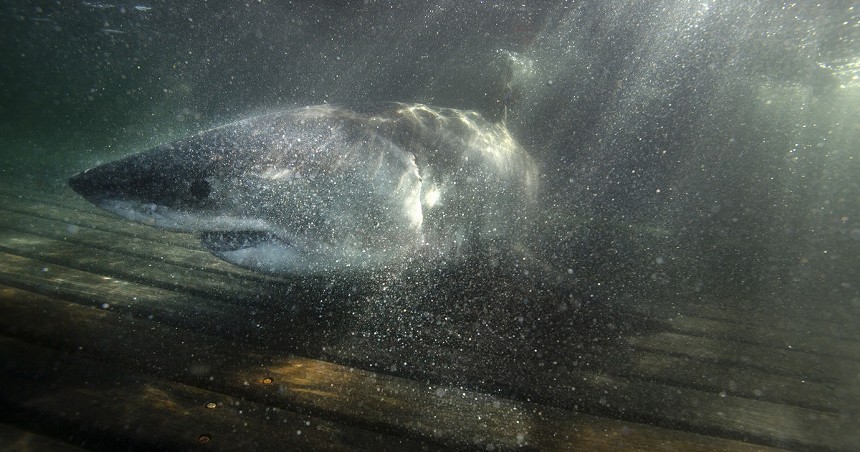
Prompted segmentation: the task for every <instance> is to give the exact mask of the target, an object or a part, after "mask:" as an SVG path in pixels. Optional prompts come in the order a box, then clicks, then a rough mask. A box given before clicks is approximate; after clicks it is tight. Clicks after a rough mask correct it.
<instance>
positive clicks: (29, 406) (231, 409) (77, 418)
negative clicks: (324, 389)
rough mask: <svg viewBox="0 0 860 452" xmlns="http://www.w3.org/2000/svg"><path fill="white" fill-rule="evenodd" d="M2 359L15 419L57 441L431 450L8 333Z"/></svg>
mask: <svg viewBox="0 0 860 452" xmlns="http://www.w3.org/2000/svg"><path fill="white" fill-rule="evenodd" d="M0 356H2V358H3V363H4V364H3V372H0V400H2V401H3V403H4V405H5V410H3V411H4V412H3V415H4V417H9V418H10V419H7V421H12V422H18V423H24V424H34V423H39V424H42V425H44V424H51V425H52V426H53V427H54V428H53V432H54V434H56V433H60V432H62V433H64V434H65V435H64V436H63V439H64V440H66V441H68V442H70V443H72V444H77V445H80V446H82V447H86V448H92V447H96V448H98V449H103V450H110V449H114V450H116V449H125V448H128V447H129V446H134V448H136V449H169V450H188V449H200V450H210V449H211V450H278V451H280V450H286V449H290V450H296V449H298V450H320V449H339V450H420V449H432V446H430V445H428V444H421V443H417V442H415V441H412V440H410V439H406V438H403V437H399V438H398V437H393V436H390V435H385V434H381V433H373V432H368V431H364V430H360V429H356V428H352V427H346V426H343V425H340V424H337V423H333V422H330V421H326V420H323V419H320V418H316V417H313V416H308V415H300V414H297V413H294V412H290V411H287V410H283V409H278V408H275V407H270V406H266V405H261V404H259V403H253V402H249V401H247V400H243V399H242V398H241V397H232V396H229V395H225V394H220V393H215V392H211V391H206V390H203V389H200V388H197V387H193V386H188V385H183V384H178V383H173V382H170V381H166V380H161V379H158V378H153V377H151V376H146V375H141V374H133V373H129V372H127V371H125V370H123V369H121V368H117V367H115V366H109V365H106V364H103V363H98V362H94V361H91V360H88V359H86V358H83V357H81V356H80V354H76V355H69V354H65V353H59V352H56V351H52V350H49V349H45V348H43V347H38V346H34V345H31V344H25V343H23V342H20V341H16V340H13V339H8V338H4V337H2V336H0ZM46 430H47V429H46Z"/></svg>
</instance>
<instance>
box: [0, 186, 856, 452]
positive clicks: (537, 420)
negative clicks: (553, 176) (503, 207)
mask: <svg viewBox="0 0 860 452" xmlns="http://www.w3.org/2000/svg"><path fill="white" fill-rule="evenodd" d="M407 285H408V282H407ZM371 292H372V291H371ZM508 293H510V292H508ZM406 294H407V295H408V294H409V292H408V291H407V292H406ZM416 297H417V298H419V299H418V300H417V301H409V300H405V301H404V300H403V298H408V296H406V297H404V292H399V295H396V296H387V295H379V294H374V293H369V294H368V291H366V290H363V289H362V288H345V289H344V288H338V287H334V288H332V287H325V286H321V287H319V288H316V289H313V288H308V287H306V286H303V285H302V284H301V283H298V282H296V281H290V280H288V279H283V278H275V277H268V276H264V275H259V274H253V273H250V272H246V271H243V270H241V269H237V268H235V267H233V266H231V265H229V264H226V263H224V262H221V261H219V260H217V259H216V258H214V257H213V256H211V255H210V254H209V253H207V252H205V251H203V250H201V248H200V246H199V244H198V243H197V241H196V240H195V239H194V238H193V237H191V236H188V235H183V234H177V233H170V232H165V231H160V230H156V229H153V228H148V227H145V226H139V225H135V224H131V223H129V222H125V221H121V220H119V219H116V218H114V217H112V216H110V215H108V214H106V213H103V212H100V211H98V210H97V209H95V208H94V207H91V206H90V205H88V204H86V203H85V202H83V201H81V200H79V199H77V198H76V197H74V196H73V194H71V193H61V194H50V193H38V192H32V191H26V192H23V191H10V190H5V191H0V354H2V368H0V448H2V449H4V450H45V449H51V450H53V449H56V450H64V449H68V450H79V448H83V449H94V450H117V449H132V450H149V449H170V450H173V449H178V450H186V449H202V450H207V449H212V450H292V449H314V450H316V449H326V450H327V449H345V450H352V449H361V450H392V449H393V450H436V449H448V448H465V449H482V450H494V449H500V450H505V449H515V448H521V447H522V448H527V449H543V450H572V449H582V450H767V449H770V448H788V449H803V450H857V449H858V448H860V423H858V418H857V414H858V409H860V389H858V387H860V385H858V383H860V381H858V380H860V329H858V328H856V325H857V319H856V318H855V317H852V316H851V314H850V313H847V312H846V313H843V312H839V311H838V310H835V311H833V312H828V313H817V314H816V313H815V312H808V311H805V310H802V309H794V308H792V306H794V305H793V304H782V305H775V304H755V303H749V302H745V300H723V299H719V300H715V299H708V298H706V297H696V298H692V299H689V300H678V299H669V298H667V299H661V300H647V301H645V300H641V301H640V300H632V301H629V302H627V303H626V304H625V305H626V307H627V308H626V309H625V310H619V309H612V311H613V313H612V315H611V316H606V317H600V318H598V317H593V316H592V314H589V313H587V312H585V311H583V312H577V311H576V309H575V308H574V307H573V306H568V305H567V304H565V303H564V302H561V303H557V308H554V311H555V312H558V313H559V314H558V315H557V316H555V317H553V316H551V315H549V316H547V315H546V313H545V312H544V313H543V314H541V315H543V316H544V317H546V318H537V317H534V316H535V315H537V314H534V312H535V311H540V310H535V309H533V306H531V307H530V306H528V303H527V301H526V300H524V299H522V298H523V297H519V298H517V297H513V298H516V300H515V301H512V302H499V303H498V304H494V303H484V304H483V305H481V301H480V300H478V301H475V300H474V299H475V298H476V297H477V296H476V295H474V294H469V291H468V290H464V292H463V294H462V297H463V299H461V300H458V299H456V298H457V296H456V294H455V295H453V296H452V295H449V296H448V299H446V300H444V301H440V300H433V296H432V294H431V295H422V296H420V297H419V296H416ZM428 300H430V301H435V305H434V303H432V302H428ZM531 302H532V303H536V301H534V300H532V301H531ZM427 305H432V306H430V307H428V306H427ZM463 306H467V307H463ZM476 306H477V307H476ZM530 316H532V317H530ZM589 316H591V317H589ZM488 319H491V320H492V319H502V320H499V321H498V322H497V323H493V322H492V321H489V322H488ZM569 319H573V320H569ZM583 319H585V320H583ZM523 325H526V326H523ZM529 325H530V327H529ZM541 325H545V326H543V327H542V326H541ZM595 325H597V326H595ZM607 325H609V326H607ZM594 331H600V333H601V334H600V335H599V337H598V336H594V337H592V336H590V332H594ZM606 331H613V332H614V333H613V334H606Z"/></svg>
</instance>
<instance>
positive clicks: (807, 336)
mask: <svg viewBox="0 0 860 452" xmlns="http://www.w3.org/2000/svg"><path fill="white" fill-rule="evenodd" d="M668 321H669V326H670V327H671V328H672V330H673V331H676V332H678V333H683V334H690V335H697V336H705V337H709V338H712V339H725V340H731V341H741V342H747V343H751V344H758V345H764V346H768V347H772V348H777V349H783V350H797V351H801V352H806V353H812V354H815V355H821V356H833V357H838V358H842V359H848V360H853V361H860V342H856V341H853V340H847V339H842V338H838V337H827V336H822V335H820V334H818V333H817V332H814V331H809V330H807V331H796V330H792V331H786V330H783V329H777V328H773V327H772V326H770V325H768V324H766V323H764V324H737V323H733V322H728V321H722V320H711V319H707V318H700V317H694V316H689V315H683V314H682V315H677V316H674V317H672V318H670V319H668Z"/></svg>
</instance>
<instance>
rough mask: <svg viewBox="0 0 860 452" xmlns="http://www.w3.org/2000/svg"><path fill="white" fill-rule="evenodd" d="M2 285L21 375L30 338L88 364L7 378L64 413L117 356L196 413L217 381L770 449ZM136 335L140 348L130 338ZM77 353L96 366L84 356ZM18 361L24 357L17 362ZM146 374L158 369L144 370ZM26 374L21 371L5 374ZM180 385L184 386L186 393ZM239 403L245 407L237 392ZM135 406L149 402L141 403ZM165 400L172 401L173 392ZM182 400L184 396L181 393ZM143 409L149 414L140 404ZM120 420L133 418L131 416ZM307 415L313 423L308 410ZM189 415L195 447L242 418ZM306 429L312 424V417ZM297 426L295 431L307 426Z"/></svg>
mask: <svg viewBox="0 0 860 452" xmlns="http://www.w3.org/2000/svg"><path fill="white" fill-rule="evenodd" d="M0 293H2V294H3V297H2V298H3V302H2V304H0V312H2V313H3V316H2V319H3V324H2V325H0V330H2V331H4V332H7V333H8V334H9V335H11V336H14V337H16V338H19V339H18V340H7V341H6V342H5V343H4V342H0V348H2V350H3V353H4V354H5V355H6V356H4V360H5V361H6V362H12V363H15V362H17V363H23V364H20V365H21V366H23V367H24V368H25V370H24V371H23V372H22V371H19V372H18V373H24V374H26V373H28V372H30V371H32V368H28V367H27V366H29V365H31V364H30V362H31V361H30V360H29V358H27V357H28V356H31V355H34V353H32V351H30V352H27V351H26V350H25V351H22V350H23V349H27V348H28V347H29V348H32V347H35V346H34V345H27V346H23V345H21V344H20V341H26V342H27V343H40V344H50V345H51V346H53V347H55V348H57V349H60V350H61V351H64V353H67V354H70V355H69V356H67V357H64V358H63V359H61V360H59V361H58V358H57V357H56V356H54V355H50V356H47V357H44V359H43V361H41V362H38V361H37V364H35V368H36V369H40V368H54V367H53V366H56V363H57V362H60V361H61V362H63V363H66V362H67V361H68V363H69V364H68V365H69V366H81V369H84V370H77V371H74V372H72V373H71V376H68V375H66V373H65V372H66V370H67V369H66V368H65V366H66V364H64V365H62V366H59V369H58V370H59V371H60V372H59V373H58V374H57V375H56V378H58V379H62V378H69V379H70V380H71V381H70V383H68V384H69V385H72V387H73V390H72V392H74V393H75V394H72V395H68V394H66V393H63V394H62V395H63V397H58V399H57V400H54V399H53V398H52V397H51V395H50V394H49V395H47V396H45V395H44V394H41V395H40V397H34V398H35V401H33V400H32V398H33V397H31V394H32V393H31V392H28V391H27V390H26V389H28V388H29V389H30V390H31V391H34V392H35V391H36V390H37V389H38V388H40V387H41V388H42V389H44V387H43V386H42V385H39V384H38V382H35V386H36V387H35V388H32V387H27V386H26V385H25V384H24V383H22V382H20V381H11V380H7V381H10V384H8V385H4V387H6V388H10V389H9V392H10V394H4V397H6V398H13V399H14V400H13V402H15V403H18V404H21V405H26V406H28V407H29V406H31V405H32V404H33V403H37V402H41V405H39V408H41V409H42V410H46V411H49V412H51V413H54V412H57V413H55V414H62V412H63V410H62V409H61V406H63V404H66V403H68V404H71V405H67V406H75V405H76V404H77V403H83V401H81V400H77V399H74V397H75V396H76V395H80V396H82V397H83V396H93V394H92V393H84V394H78V393H79V392H80V391H78V389H76V388H74V384H76V382H77V381H78V380H80V379H81V378H82V376H81V375H77V373H79V372H90V371H93V372H95V375H94V376H93V375H87V376H86V377H84V378H83V380H84V381H88V382H89V381H91V380H93V378H95V381H94V382H92V384H93V385H94V386H95V387H97V388H102V387H105V386H107V387H108V388H112V387H113V386H114V385H115V380H111V381H114V383H111V384H107V383H101V382H100V381H99V379H98V378H96V377H98V376H101V377H104V376H105V375H110V378H111V379H119V377H115V376H113V373H114V372H113V371H106V370H100V368H99V366H108V365H109V364H112V365H114V366H120V367H121V368H122V369H124V370H125V371H126V372H128V371H133V372H135V373H134V374H131V375H132V376H130V377H128V378H130V379H131V382H129V383H123V384H120V385H119V386H120V388H119V389H118V390H117V391H119V392H121V393H124V394H125V393H131V396H132V397H134V398H138V397H145V394H139V392H140V391H144V392H145V390H148V389H146V388H149V387H151V386H153V385H156V384H155V383H152V380H153V379H155V378H156V375H157V377H158V379H159V380H161V379H163V380H165V381H177V382H181V383H184V385H182V386H181V388H179V386H178V385H176V384H173V383H165V382H162V383H158V385H160V386H158V385H156V386H157V387H159V388H161V389H160V390H159V391H158V393H159V394H160V396H159V397H160V398H161V399H165V398H167V399H171V400H172V398H173V397H178V398H179V399H181V400H185V401H186V402H187V407H186V408H185V410H186V411H187V410H192V409H194V410H197V411H198V412H205V410H204V408H203V407H204V405H205V404H206V403H208V402H210V401H213V400H216V403H218V402H217V401H221V400H223V398H224V397H216V396H215V395H214V393H209V392H205V391H203V390H200V389H197V388H198V387H201V388H209V389H210V390H214V391H216V392H217V393H219V394H226V395H231V396H233V397H236V398H241V399H243V400H250V401H254V402H253V403H252V402H243V403H244V404H248V405H249V406H254V407H256V408H255V410H254V411H255V412H256V413H266V410H265V409H263V408H261V407H257V405H254V403H260V404H264V405H267V406H273V407H278V408H280V409H282V410H287V411H289V410H295V409H302V410H303V411H305V412H306V413H310V414H312V415H313V414H315V415H319V416H322V417H329V418H333V419H337V420H340V421H349V424H350V425H359V426H364V427H366V428H369V429H378V430H382V431H385V432H389V433H396V434H400V435H405V436H407V437H410V436H418V437H420V438H426V439H428V440H432V441H435V442H439V443H441V444H443V445H447V446H455V447H475V446H481V447H485V446H487V445H493V446H496V447H501V448H513V447H520V446H533V447H538V448H544V449H548V450H564V449H571V448H585V449H589V450H591V449H600V450H617V448H619V447H620V448H634V449H664V450H726V449H733V450H762V449H764V447H761V446H754V445H746V444H743V443H739V442H734V441H729V440H722V439H717V438H708V437H703V436H700V435H695V434H691V433H686V432H679V431H673V430H666V429H660V428H656V427H650V426H646V425H642V424H638V423H631V422H624V421H617V420H611V419H606V418H601V417H595V416H589V415H584V414H576V413H573V412H569V411H565V410H560V409H557V408H553V407H549V406H541V405H535V404H531V403H522V402H516V401H512V400H506V399H502V398H498V397H494V396H490V395H486V394H480V393H476V392H473V391H467V390H463V389H460V388H450V387H441V386H436V385H427V384H424V383H419V382H416V381H412V380H407V379H402V378H397V377H393V376H389V375H383V374H377V373H373V372H367V371H363V370H358V369H354V368H349V367H345V366H339V365H336V364H331V363H326V362H323V361H318V360H313V359H308V358H302V357H297V356H277V355H267V354H263V353H259V352H253V351H249V350H247V348H246V347H236V346H234V345H232V344H228V343H223V342H221V341H219V340H218V339H217V338H215V337H211V336H203V335H199V334H193V333H188V332H183V331H175V330H173V329H172V328H169V327H164V326H161V325H160V324H158V323H156V322H151V321H148V320H142V319H134V318H128V317H123V316H117V315H115V314H113V313H111V312H110V311H107V310H103V309H97V308H90V307H83V306H77V305H74V304H71V303H65V302H60V301H57V300H53V299H49V298H46V297H43V296H39V295H35V294H26V293H23V292H21V291H18V290H15V289H8V288H7V289H5V290H3V291H2V292H0ZM57 317H61V318H63V319H66V321H65V323H63V324H62V325H63V326H62V327H61V328H60V329H59V330H58V329H57V326H56V325H57V323H55V322H53V320H55V318H57ZM12 319H14V320H12ZM10 344H11V345H10ZM129 344H134V346H133V347H129ZM9 348H11V349H12V350H11V351H10V350H9ZM10 355H11V358H9V356H10ZM43 355H45V354H44V353H43ZM16 357H17V358H16ZM16 359H17V361H16ZM76 360H77V361H80V362H81V363H84V364H77V363H76ZM91 360H96V362H97V363H98V364H89V363H90V361H91ZM17 366H18V364H13V367H16V368H17ZM76 369H77V368H76ZM8 373H10V372H9V371H7V374H8ZM12 373H14V372H12ZM139 374H144V375H149V376H145V377H142V376H139ZM14 378H15V375H12V376H8V375H7V376H5V377H4V379H13V380H14ZM21 378H23V377H21ZM23 379H24V380H26V378H23ZM140 381H145V382H147V384H145V385H143V386H144V387H143V388H140V387H138V386H135V388H138V393H135V392H134V391H129V390H128V388H127V386H128V385H139V384H140V383H139V382H140ZM18 386H24V387H25V390H22V391H16V390H13V389H11V388H15V387H18ZM53 386H56V384H54V385H53ZM177 388H179V389H177ZM177 391H178V394H176V395H174V392H177ZM49 392H50V391H49ZM0 393H2V392H0ZM198 393H202V394H204V396H200V395H197V394H198ZM104 396H105V397H106V398H108V399H110V398H112V397H116V394H114V393H113V391H111V390H107V391H106V395H104ZM15 397H18V398H17V399H16V398H15ZM70 398H71V399H70ZM233 400H234V402H232V403H233V404H235V400H237V399H233ZM128 403H131V405H130V406H137V404H139V403H141V402H140V401H137V402H134V401H132V402H128ZM159 403H163V400H161V401H160V402H159ZM172 403H177V402H176V401H175V400H173V401H172V402H171V404H172ZM223 403H224V405H230V404H231V402H223ZM141 411H145V412H146V413H145V417H146V419H145V421H146V420H149V421H151V422H157V421H158V419H160V416H159V414H158V413H157V412H153V411H156V410H152V409H150V410H149V411H147V409H145V408H142V409H141ZM108 412H109V413H110V417H111V418H114V417H116V416H118V413H114V412H111V411H110V410H108ZM132 414H133V415H140V413H139V412H137V411H135V412H134V413H132ZM240 414H241V412H240ZM150 416H152V418H150ZM88 418H90V419H93V418H96V419H101V418H100V416H99V414H98V411H93V412H91V413H90V414H89V415H88ZM120 419H123V421H122V422H129V420H127V418H123V417H120ZM293 420H295V419H293ZM300 421H301V422H306V420H305V419H304V418H302V419H301V420H300ZM231 422H232V421H231ZM314 422H315V423H318V422H319V421H318V420H315V421H314ZM187 424H188V423H187V422H178V423H177V425H179V426H181V427H176V425H174V426H173V430H172V431H170V435H168V440H169V441H173V442H175V443H176V444H188V441H189V440H192V441H193V439H194V438H196V437H197V436H195V434H194V433H195V432H202V431H221V430H222V429H227V430H229V425H231V424H230V423H227V424H225V425H222V426H221V428H220V429H215V428H204V427H197V428H194V429H191V428H187ZM113 428H116V426H113ZM298 428H299V429H301V424H299V427H298ZM108 430H112V428H110V427H109V428H108ZM148 431H149V432H151V431H152V430H148ZM287 431H288V432H294V431H295V426H294V425H293V426H291V428H288V429H287ZM199 434H200V433H197V435H199ZM258 434H259V433H258ZM214 435H215V434H213V437H214ZM219 436H221V435H219ZM251 437H252V438H253V437H254V435H251ZM141 440H143V439H141ZM237 440H238V439H237ZM182 441H185V443H182ZM287 444H290V443H289V442H287ZM360 445H361V444H359V446H360Z"/></svg>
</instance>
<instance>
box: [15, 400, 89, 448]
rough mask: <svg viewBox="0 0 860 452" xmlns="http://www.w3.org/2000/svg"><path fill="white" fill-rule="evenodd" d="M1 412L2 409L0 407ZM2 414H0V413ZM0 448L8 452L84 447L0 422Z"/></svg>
mask: <svg viewBox="0 0 860 452" xmlns="http://www.w3.org/2000/svg"><path fill="white" fill-rule="evenodd" d="M0 413H2V409H0ZM0 416H2V415H0ZM0 450H5V451H9V452H29V451H54V452H83V451H85V450H86V449H81V448H80V447H77V446H74V445H71V444H66V443H63V442H60V441H59V440H56V439H53V438H50V437H48V436H43V435H39V434H36V433H33V432H30V431H27V430H24V429H21V428H18V427H15V426H12V425H9V424H4V423H0Z"/></svg>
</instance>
